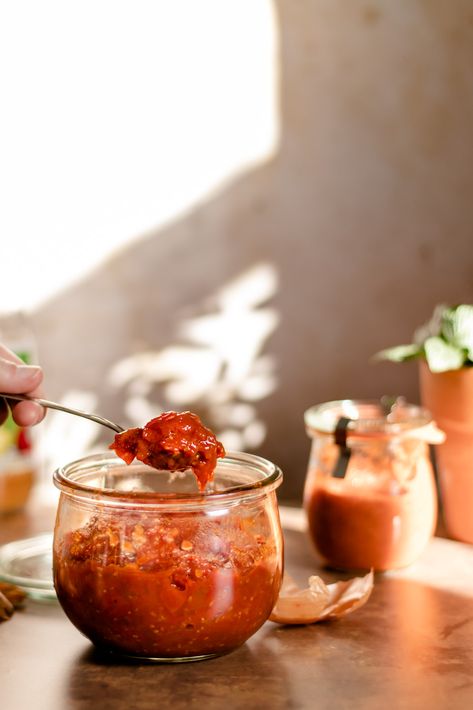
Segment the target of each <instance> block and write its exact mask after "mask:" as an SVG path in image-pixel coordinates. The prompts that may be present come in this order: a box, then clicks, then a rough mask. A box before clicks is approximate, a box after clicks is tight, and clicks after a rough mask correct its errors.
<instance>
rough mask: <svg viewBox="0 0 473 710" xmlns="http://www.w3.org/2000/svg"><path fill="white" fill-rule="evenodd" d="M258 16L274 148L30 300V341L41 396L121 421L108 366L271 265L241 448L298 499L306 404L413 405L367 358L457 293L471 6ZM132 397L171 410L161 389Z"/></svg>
mask: <svg viewBox="0 0 473 710" xmlns="http://www.w3.org/2000/svg"><path fill="white" fill-rule="evenodd" d="M276 11H277V16H278V22H279V32H280V56H279V58H278V60H279V62H280V82H281V85H280V111H281V144H280V148H279V151H278V154H277V156H276V157H275V158H274V159H273V160H271V162H268V163H267V164H266V165H264V166H263V167H260V168H258V169H255V170H253V171H251V172H248V173H247V174H245V175H243V176H242V177H241V178H240V179H238V180H237V181H235V182H234V183H233V184H231V185H229V186H227V187H226V188H225V189H223V190H222V191H221V192H220V193H219V194H217V195H216V196H214V197H213V198H212V199H210V200H208V201H207V202H206V203H205V204H203V205H201V206H200V207H198V208H197V209H195V210H194V211H192V212H191V213H190V214H188V215H187V216H186V217H185V218H182V219H180V220H177V221H176V222H175V223H173V224H172V225H171V226H169V227H168V228H166V229H162V230H160V231H158V232H156V233H152V234H149V235H146V236H145V237H143V238H142V239H141V240H138V241H135V242H133V244H132V245H131V246H130V248H127V249H125V250H122V251H121V252H120V253H118V254H117V255H116V256H115V257H114V258H113V259H111V260H110V261H109V262H108V263H107V264H105V265H104V266H103V267H101V268H100V269H98V270H97V271H96V272H95V273H93V274H91V275H90V276H89V277H88V278H87V279H85V280H84V281H83V282H81V283H79V284H77V285H76V286H74V287H72V288H71V289H69V290H67V291H66V292H65V293H63V294H61V296H60V297H58V298H55V299H53V300H52V301H51V302H49V303H48V304H47V305H45V306H43V307H41V308H40V310H39V312H38V313H37V314H36V330H37V333H38V338H39V345H40V349H41V354H42V361H43V364H44V367H45V368H46V372H47V380H48V394H49V395H50V396H51V397H60V396H62V395H63V394H64V392H65V391H66V390H67V389H69V388H70V387H71V386H74V387H75V388H82V389H84V390H92V391H97V392H98V395H99V401H98V403H97V406H98V407H99V409H100V410H101V412H102V413H103V414H105V415H109V416H111V417H113V416H115V417H117V418H118V419H120V420H122V421H123V420H124V419H125V414H124V410H123V397H124V392H123V391H121V392H117V391H116V390H114V389H113V387H111V385H110V382H109V381H108V380H107V377H108V373H109V371H110V368H111V367H112V366H113V365H114V364H115V363H116V362H117V360H119V359H120V358H123V357H126V356H128V355H130V354H132V353H137V352H141V351H144V350H153V351H160V350H161V349H162V348H164V347H165V346H167V345H169V343H171V342H176V341H177V342H179V336H178V334H177V329H176V323H177V322H181V321H182V320H183V319H186V318H189V317H197V316H200V315H202V314H205V313H212V312H214V310H215V300H214V301H212V296H213V295H215V293H217V292H218V290H219V289H220V288H221V287H222V286H223V285H224V284H225V283H228V282H229V281H231V280H232V279H234V278H235V277H236V276H238V275H239V274H241V273H242V272H244V271H245V270H246V269H248V268H250V267H251V266H253V265H254V264H255V263H261V262H265V263H270V264H273V265H274V267H275V269H276V271H277V273H278V278H279V282H278V283H279V286H278V291H277V293H276V295H275V296H274V298H272V299H270V302H269V303H268V304H266V305H269V306H270V307H272V308H275V309H276V310H277V311H278V313H279V316H280V322H279V326H278V327H277V328H276V330H275V331H274V333H273V334H272V335H271V337H270V338H269V339H268V341H267V342H266V344H265V345H264V348H263V349H262V351H261V354H263V355H270V356H272V357H273V358H274V362H275V367H276V377H277V382H278V384H277V388H276V390H275V391H274V392H273V393H272V394H270V395H268V396H267V397H265V398H263V399H261V400H260V401H257V402H256V403H254V405H255V407H256V409H257V412H258V415H259V416H260V417H261V418H262V419H264V421H265V422H266V423H267V426H268V433H267V437H266V440H265V441H264V443H263V444H262V446H261V447H259V449H258V450H259V452H260V453H262V454H264V455H266V456H268V457H270V458H272V459H274V460H275V461H277V462H278V463H280V465H281V466H282V467H283V469H284V470H285V472H286V482H285V484H284V489H283V496H284V497H286V498H297V497H299V496H300V492H301V487H302V481H303V477H304V473H305V465H306V460H307V455H308V442H307V440H306V437H305V434H304V430H303V423H302V414H303V411H304V409H305V408H306V407H308V406H309V405H311V404H313V403H315V402H319V401H325V400H327V399H334V398H340V397H372V396H378V395H381V394H383V393H386V392H387V393H404V394H405V395H407V396H408V397H409V398H410V399H417V397H418V394H417V379H416V372H415V368H414V367H412V366H394V365H385V364H383V365H372V364H370V362H369V358H370V356H371V355H372V353H373V352H375V351H376V350H378V349H380V348H382V347H385V346H388V345H392V344H396V343H400V342H405V341H408V340H409V339H410V336H411V334H412V331H413V329H414V328H415V327H416V326H417V325H419V324H420V323H421V322H422V321H423V320H425V319H426V318H427V317H428V316H429V314H430V312H431V310H432V308H433V306H434V305H435V304H436V303H437V302H440V301H446V302H449V301H450V302H460V301H464V302H473V247H472V234H473V229H472V227H473V71H472V68H473V7H472V5H471V3H470V2H469V1H468V0H464V1H462V0H452V1H451V2H445V0H430V1H429V0H425V1H421V0H409V1H408V0H399V2H390V1H388V0H377V1H375V0H371V1H370V2H367V1H365V2H361V1H360V0H345V1H342V0H298V1H297V2H294V0H278V2H276ZM243 48H244V41H242V49H243ZM248 110H251V107H248ZM209 299H210V300H209ZM263 307H264V306H263ZM242 337H245V335H244V334H242ZM181 342H182V338H181ZM149 397H150V398H151V401H154V402H155V403H156V406H158V405H163V406H173V402H172V401H171V402H170V401H167V400H166V399H165V398H164V397H163V395H162V391H161V390H160V385H157V386H156V388H154V389H152V390H150V392H149ZM193 405H194V403H193ZM193 408H197V409H199V410H202V411H204V410H205V407H204V406H203V405H202V403H196V404H195V406H193ZM204 413H205V412H204Z"/></svg>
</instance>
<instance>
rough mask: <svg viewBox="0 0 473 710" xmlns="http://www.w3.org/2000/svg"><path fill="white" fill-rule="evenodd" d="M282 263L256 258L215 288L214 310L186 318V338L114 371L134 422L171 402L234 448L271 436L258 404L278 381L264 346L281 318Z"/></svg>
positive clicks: (181, 331)
mask: <svg viewBox="0 0 473 710" xmlns="http://www.w3.org/2000/svg"><path fill="white" fill-rule="evenodd" d="M277 287H278V278H277V272H276V269H275V267H274V266H273V265H272V264H269V263H261V264H257V265H255V266H254V267H252V268H250V269H248V270H247V271H245V272H244V273H242V274H241V275H239V276H238V277H237V278H236V279H235V280H233V281H232V282H231V283H229V284H227V285H226V286H224V287H223V288H222V289H221V290H220V291H219V292H218V293H216V294H215V296H214V298H213V299H211V301H212V302H213V303H214V304H215V306H214V310H212V311H211V312H205V313H203V314H197V315H195V316H194V317H192V318H189V319H186V320H184V321H183V322H182V323H181V324H180V325H179V326H178V328H177V333H176V335H177V338H178V340H179V341H182V342H176V343H173V344H171V345H169V346H168V347H165V348H163V349H161V350H158V351H151V352H141V353H136V354H135V355H132V356H130V357H128V358H125V359H123V360H121V361H119V362H118V363H117V364H116V365H115V366H114V367H113V368H112V370H111V373H110V384H111V386H112V387H113V388H114V389H115V390H117V391H118V392H120V395H121V397H123V399H124V402H125V411H126V414H127V417H128V419H129V425H130V426H139V425H142V424H143V422H144V421H147V420H148V419H150V418H151V417H153V416H156V413H157V412H159V411H162V410H166V409H192V410H194V411H196V412H198V413H199V414H201V416H202V417H203V419H204V421H206V422H207V423H208V424H209V425H210V426H211V427H212V428H214V429H215V430H216V431H217V432H218V434H219V436H220V437H221V439H222V441H223V443H224V444H225V446H226V447H227V448H228V449H230V450H231V449H242V450H249V449H255V448H257V447H258V446H260V445H261V443H262V442H263V441H264V438H265V436H266V425H265V423H264V422H263V421H262V420H261V419H260V418H259V416H258V411H257V403H258V402H259V401H261V400H263V399H265V398H266V397H268V396H269V395H270V394H271V393H272V392H273V391H274V390H275V389H276V386H277V377H276V372H275V362H274V359H273V358H272V357H271V356H270V355H269V354H267V353H265V352H264V350H265V346H266V343H267V341H268V339H269V337H270V336H271V335H272V334H273V333H274V331H275V330H276V328H277V325H278V321H279V317H278V314H277V312H276V310H275V309H274V308H273V307H271V306H270V305H268V301H270V300H271V299H272V298H273V297H274V295H275V294H276V292H277Z"/></svg>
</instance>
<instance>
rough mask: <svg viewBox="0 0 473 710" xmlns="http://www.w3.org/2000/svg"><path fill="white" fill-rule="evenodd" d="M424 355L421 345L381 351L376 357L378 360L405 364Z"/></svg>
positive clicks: (396, 347)
mask: <svg viewBox="0 0 473 710" xmlns="http://www.w3.org/2000/svg"><path fill="white" fill-rule="evenodd" d="M422 354H423V349H422V347H420V346H419V345H415V344H413V343H412V344H410V345H396V346H394V347H393V348H386V350H381V351H380V352H379V353H376V355H375V356H374V357H375V359H376V360H390V361H391V362H404V361H405V360H412V359H413V358H415V357H420V356H421V355H422Z"/></svg>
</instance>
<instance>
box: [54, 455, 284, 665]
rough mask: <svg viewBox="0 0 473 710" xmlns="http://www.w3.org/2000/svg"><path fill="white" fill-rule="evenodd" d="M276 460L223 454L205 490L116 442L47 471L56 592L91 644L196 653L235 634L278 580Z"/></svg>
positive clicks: (172, 657)
mask: <svg viewBox="0 0 473 710" xmlns="http://www.w3.org/2000/svg"><path fill="white" fill-rule="evenodd" d="M281 481H282V473H281V471H280V470H279V469H278V468H277V467H276V466H275V465H274V464H272V463H270V462H269V461H266V460H265V459H262V458H259V457H257V456H253V455H251V454H243V453H234V454H229V455H227V456H226V457H225V458H224V459H222V460H220V461H219V463H218V465H217V468H216V471H215V478H214V484H213V491H212V492H211V493H207V494H200V493H199V492H198V490H197V485H196V481H195V477H194V475H193V474H192V473H191V472H186V473H183V474H178V475H176V474H174V475H171V474H169V472H166V471H156V470H155V469H152V468H150V467H148V466H145V465H143V464H141V463H133V464H131V465H130V466H127V465H126V464H124V463H123V462H122V461H121V460H119V459H118V458H117V457H116V456H115V455H114V454H99V455H95V456H90V457H87V458H84V459H81V460H79V461H75V462H73V463H71V464H69V465H67V466H65V467H64V468H61V469H58V470H57V471H56V472H55V474H54V482H55V485H56V486H57V487H58V488H59V489H60V491H61V496H60V500H59V507H58V512H57V519H56V527H55V533H54V551H53V571H54V584H55V588H56V592H57V596H58V599H59V601H60V603H61V605H62V607H63V609H64V611H65V612H66V614H67V616H68V617H69V619H70V620H71V621H72V623H73V624H74V625H75V626H76V627H77V628H78V629H79V630H80V631H81V632H82V633H83V634H85V636H87V637H88V638H89V639H90V640H91V641H92V642H93V643H94V644H95V645H96V646H98V647H101V648H102V649H105V650H108V651H113V652H116V653H120V654H125V655H128V656H138V657H145V658H152V659H155V660H161V661H190V660H199V659H203V658H208V657H212V656H216V655H219V654H223V653H227V652H228V651H231V650H232V649H234V648H236V647H237V646H240V645H241V644H243V643H244V642H245V641H246V640H247V639H248V638H249V637H250V636H251V635H252V634H254V633H255V631H257V629H258V628H259V627H260V626H261V625H262V624H263V623H264V622H265V621H266V619H267V618H268V617H269V614H270V613H271V610H272V608H273V606H274V604H275V602H276V599H277V596H278V593H279V587H280V584H281V576H282V565H283V543H282V533H281V527H280V521H279V513H278V507H277V500H276V492H275V491H276V488H277V487H278V486H279V484H280V483H281Z"/></svg>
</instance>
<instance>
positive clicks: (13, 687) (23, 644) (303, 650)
mask: <svg viewBox="0 0 473 710" xmlns="http://www.w3.org/2000/svg"><path fill="white" fill-rule="evenodd" d="M282 513H283V521H284V525H285V536H286V566H287V568H288V570H289V571H290V572H291V573H292V574H293V575H294V576H295V577H296V579H297V580H298V581H299V582H304V581H306V580H307V577H308V575H309V574H313V573H314V572H317V570H318V562H317V559H316V557H315V555H314V553H313V552H312V550H311V547H310V544H309V542H308V540H307V537H306V535H305V533H304V532H303V530H302V527H303V526H302V521H303V518H302V516H301V511H296V512H294V511H291V510H288V509H283V511H282ZM51 519H52V518H51V513H50V512H48V511H43V513H42V514H41V515H39V514H35V515H34V516H32V515H31V514H29V515H28V514H24V515H19V516H13V517H10V518H4V519H0V542H6V541H10V540H12V539H15V538H18V537H21V536H26V535H31V534H34V533H36V532H42V531H44V530H47V529H50V525H51ZM321 574H322V576H323V577H324V578H325V579H326V580H328V581H332V580H334V579H335V578H340V574H335V573H330V572H328V571H325V570H323V571H322V572H321ZM193 707H196V708H197V707H198V708H202V710H212V709H213V708H219V709H220V708H223V709H224V710H230V709H233V708H235V709H238V708H242V709H244V710H250V709H251V708H255V709H256V708H258V710H260V709H262V710H266V708H270V709H271V710H272V709H276V710H278V709H279V708H310V709H314V710H319V709H320V710H325V709H327V710H328V709H330V710H344V709H345V708H347V709H349V710H353V709H354V708H362V709H363V710H371V709H373V710H374V709H376V710H379V709H380V708H381V709H384V708H386V710H391V709H394V710H398V709H399V710H401V709H402V710H411V709H412V710H414V709H417V708H419V710H420V709H421V708H422V710H437V708H438V709H443V708H449V709H452V708H453V709H456V708H459V709H460V708H461V710H467V709H468V708H473V547H471V546H469V545H464V544H461V543H458V542H453V541H450V540H444V539H440V538H434V540H432V542H431V544H430V545H429V547H428V549H427V550H426V551H425V554H424V555H423V557H422V558H421V559H420V560H419V562H418V563H416V564H415V565H413V566H412V567H410V568H409V569H407V570H404V571H401V572H396V573H388V574H385V575H379V576H378V578H377V580H376V586H375V589H374V591H373V594H372V596H371V599H370V600H369V602H368V604H367V605H366V606H365V607H363V608H362V609H360V610H358V611H357V612H355V613H354V614H353V615H352V616H348V617H346V618H345V619H343V620H340V621H338V622H330V623H324V624H316V625H312V626H304V627H281V626H277V625H275V624H272V623H270V622H268V623H267V624H265V625H264V626H263V628H262V629H260V631H259V632H258V633H257V634H256V635H255V636H254V637H253V638H252V639H250V641H249V642H248V643H246V644H245V645H244V646H243V647H242V648H240V649H239V650H237V651H235V652H233V653H231V654H229V655H228V656H225V657H221V658H217V659H213V660H209V661H204V662H200V663H188V664H183V665H165V664H163V665H156V664H143V663H133V662H125V661H115V662H111V661H110V660H109V659H104V657H102V656H100V655H98V654H97V653H96V652H95V651H94V649H93V647H92V646H91V644H90V643H89V642H88V641H87V639H85V638H84V637H82V636H81V635H80V634H79V632H78V631H76V629H75V628H74V627H73V626H72V625H71V624H70V623H69V621H68V620H67V619H66V617H65V615H64V614H63V612H62V610H61V609H60V608H59V606H58V605H56V604H54V603H50V604H44V603H43V604H41V603H34V602H29V603H28V605H27V607H26V609H25V610H24V611H22V612H17V613H16V614H15V615H14V616H13V618H12V619H11V620H10V621H8V622H6V623H3V624H0V708H1V710H30V709H34V710H69V709H70V708H72V709H77V710H83V709H84V710H85V709H87V710H88V709H89V708H97V709H98V710H109V709H110V710H125V709H127V710H128V709H130V710H147V709H148V708H149V710H156V709H157V708H160V709H161V708H175V709H176V710H178V709H181V708H193Z"/></svg>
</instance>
